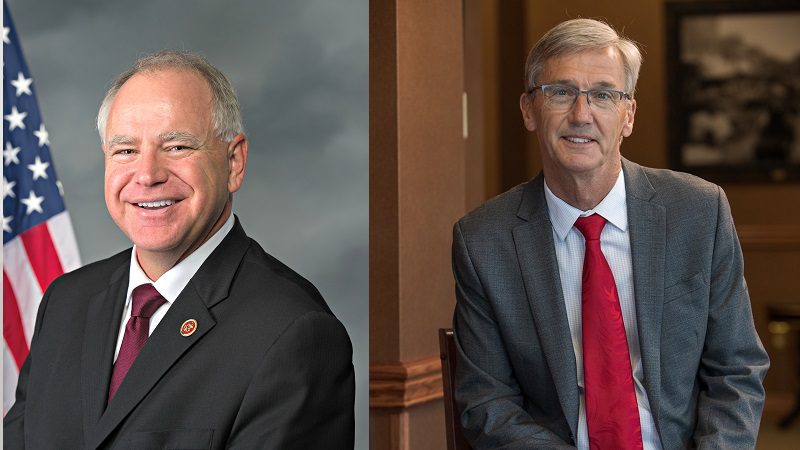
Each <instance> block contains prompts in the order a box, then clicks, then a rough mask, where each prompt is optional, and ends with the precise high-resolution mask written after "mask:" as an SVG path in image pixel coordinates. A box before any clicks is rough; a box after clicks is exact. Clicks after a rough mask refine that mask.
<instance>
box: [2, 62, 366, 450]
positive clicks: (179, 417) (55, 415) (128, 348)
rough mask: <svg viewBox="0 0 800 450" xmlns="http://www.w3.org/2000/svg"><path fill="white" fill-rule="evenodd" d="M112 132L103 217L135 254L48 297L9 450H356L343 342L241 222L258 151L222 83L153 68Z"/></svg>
mask: <svg viewBox="0 0 800 450" xmlns="http://www.w3.org/2000/svg"><path fill="white" fill-rule="evenodd" d="M98 130H99V131H100V136H101V139H102V142H103V153H104V155H105V197H106V205H107V207H108V210H109V212H110V214H111V216H112V218H113V219H114V221H115V222H116V223H117V225H118V226H119V227H120V229H121V230H122V231H123V232H124V233H125V234H126V235H127V236H128V237H129V238H130V240H131V241H132V242H133V243H134V247H133V249H132V250H131V249H129V250H126V251H124V252H122V253H119V254H117V255H115V256H112V257H111V258H109V259H106V260H103V261H100V262H96V263H94V264H90V265H88V266H86V267H84V268H81V269H79V270H76V271H74V272H71V273H69V274H66V275H64V276H62V277H60V278H58V279H57V280H55V281H54V282H53V283H52V285H51V286H50V287H49V288H48V290H47V292H46V293H45V295H44V298H43V300H42V304H41V307H40V309H39V313H38V316H37V320H36V327H35V331H34V336H33V342H32V345H31V351H30V355H29V357H28V359H27V360H26V362H25V364H24V366H23V367H22V370H21V371H20V377H19V387H18V390H17V397H16V403H15V404H14V406H13V408H12V409H11V410H10V411H9V413H8V415H7V416H6V418H5V420H4V426H5V429H4V444H5V448H7V449H21V448H30V449H66V448H69V449H77V448H87V449H97V448H148V449H150V448H165V449H166V448H169V449H179V448H180V449H183V448H186V449H188V448H191V449H200V448H207V449H221V448H241V449H255V448H268V449H311V448H320V449H323V448H324V449H348V448H353V440H354V418H353V403H354V389H355V388H354V374H353V365H352V362H351V361H352V347H351V344H350V340H349V338H348V336H347V332H346V331H345V329H344V327H343V326H342V324H341V323H340V322H339V321H338V320H337V319H336V318H335V317H334V315H333V314H332V313H331V310H330V309H329V308H328V306H327V305H326V303H325V301H324V300H323V299H322V297H321V296H320V294H319V292H317V290H316V289H315V288H314V286H312V285H311V283H309V282H308V281H306V280H305V279H303V278H302V277H301V276H300V275H298V274H296V273H295V272H293V271H292V270H291V269H289V268H288V267H286V266H285V265H283V264H282V263H280V262H279V261H277V260H276V259H274V258H273V257H271V256H270V255H268V254H267V253H265V252H264V251H263V250H262V249H261V247H260V246H259V245H258V244H257V243H256V242H255V241H253V240H252V239H250V238H248V237H247V235H245V233H244V230H243V229H242V226H241V225H240V223H239V221H238V219H236V218H234V216H233V215H232V213H231V208H232V201H233V197H232V195H233V193H234V192H236V191H237V190H238V189H239V187H240V186H241V184H242V181H243V179H244V173H245V166H246V164H247V140H246V138H245V136H244V134H243V133H242V125H241V113H240V111H239V104H238V100H237V99H236V95H235V94H234V92H233V88H232V86H231V85H230V83H229V82H228V80H227V79H226V78H225V76H224V75H223V74H222V73H221V72H219V70H217V69H216V68H214V67H213V66H211V65H210V64H208V62H206V61H205V60H204V59H202V58H200V57H199V56H196V55H192V54H188V53H183V52H161V53H157V54H155V55H151V56H147V57H144V58H142V59H140V60H138V61H137V62H136V63H135V64H134V66H133V67H132V68H131V69H130V70H128V71H127V72H125V73H123V74H122V75H120V76H119V77H118V78H117V80H116V81H115V82H114V83H113V85H112V86H111V88H110V89H109V91H108V93H107V95H106V97H105V99H104V101H103V103H102V105H101V108H100V113H99V115H98ZM148 334H149V337H148Z"/></svg>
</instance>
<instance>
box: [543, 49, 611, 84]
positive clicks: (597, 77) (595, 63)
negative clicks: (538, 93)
mask: <svg viewBox="0 0 800 450" xmlns="http://www.w3.org/2000/svg"><path fill="white" fill-rule="evenodd" d="M556 82H569V83H575V84H577V85H580V86H584V85H585V86H593V85H597V84H610V85H612V86H615V87H618V88H621V87H623V86H624V83H625V67H624V65H623V62H622V56H621V55H620V54H619V51H618V50H617V49H615V48H613V47H606V48H602V49H592V50H584V51H581V52H577V53H570V54H566V55H560V56H556V57H553V58H550V59H548V60H546V61H545V63H544V65H543V67H542V74H541V81H540V83H542V84H545V83H556Z"/></svg>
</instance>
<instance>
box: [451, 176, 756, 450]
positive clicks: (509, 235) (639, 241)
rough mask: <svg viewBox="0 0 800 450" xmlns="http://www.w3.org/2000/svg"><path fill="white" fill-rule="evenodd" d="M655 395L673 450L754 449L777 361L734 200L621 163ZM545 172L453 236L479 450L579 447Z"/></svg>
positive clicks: (700, 184) (466, 399) (459, 324)
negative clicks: (750, 281) (747, 270)
mask: <svg viewBox="0 0 800 450" xmlns="http://www.w3.org/2000/svg"><path fill="white" fill-rule="evenodd" d="M623 172H624V176H625V183H626V191H627V206H628V221H629V230H630V239H631V257H632V262H633V278H634V293H635V299H636V318H637V321H638V325H639V342H640V345H641V351H642V364H643V369H644V387H645V389H646V390H647V395H648V397H649V400H650V406H651V411H652V413H653V418H654V420H655V424H656V428H657V429H658V433H659V435H660V437H661V442H662V444H663V446H664V449H681V448H724V449H732V448H754V447H755V439H756V435H757V434H758V426H759V420H760V418H761V412H762V408H763V402H764V389H763V385H762V380H763V378H764V375H765V373H766V370H767V368H768V367H769V359H768V358H767V354H766V353H765V351H764V348H763V346H762V345H761V342H760V341H759V338H758V336H757V334H756V331H755V328H754V326H753V316H752V312H751V309H750V300H749V296H748V293H747V287H746V285H745V281H744V276H743V263H742V252H741V248H740V246H739V241H738V238H737V237H736V231H735V229H734V226H733V221H732V219H731V214H730V208H729V205H728V202H727V199H726V198H725V194H724V193H723V191H722V189H720V188H719V187H718V186H716V185H713V184H711V183H708V182H706V181H703V180H701V179H699V178H696V177H693V176H691V175H687V174H682V173H676V172H672V171H668V170H659V169H650V168H645V167H642V166H639V165H637V164H635V163H632V162H630V161H627V160H623ZM543 181H544V178H543V176H542V175H539V176H538V177H536V178H534V179H533V180H531V181H529V182H527V183H524V184H522V185H519V186H517V187H516V188H514V189H512V190H510V191H508V192H506V193H504V194H502V195H500V196H498V197H496V198H494V199H492V200H489V201H488V202H487V203H486V204H484V205H483V206H481V207H479V208H478V209H476V210H475V211H473V212H471V213H470V214H468V215H467V216H466V217H464V218H462V219H461V220H460V221H459V222H458V223H457V224H456V225H455V229H454V236H453V271H454V273H455V279H456V296H457V299H458V303H457V306H456V312H455V319H454V325H455V330H456V338H457V343H458V349H459V361H458V365H457V371H456V394H455V396H456V401H457V402H458V406H459V408H460V411H461V423H462V425H463V427H464V433H465V435H466V437H467V439H468V440H469V441H471V443H472V445H473V447H475V448H476V449H533V448H547V449H552V448H572V447H573V446H574V445H575V444H574V436H575V435H576V433H577V427H578V409H579V393H578V382H577V375H576V362H575V355H574V352H573V348H572V341H571V339H570V332H569V325H568V322H567V313H566V309H565V306H564V298H563V294H562V290H561V282H560V278H559V273H558V265H557V262H556V255H555V249H554V244H553V231H552V225H551V224H550V220H549V217H548V210H547V204H546V201H545V197H544V185H543Z"/></svg>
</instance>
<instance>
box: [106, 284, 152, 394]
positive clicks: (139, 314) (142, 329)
mask: <svg viewBox="0 0 800 450" xmlns="http://www.w3.org/2000/svg"><path fill="white" fill-rule="evenodd" d="M164 302H166V300H164V297H162V296H161V294H159V293H158V291H157V290H156V288H155V287H153V285H152V284H142V285H139V286H137V287H136V288H135V289H134V290H133V301H132V303H133V305H132V306H131V318H130V319H128V323H127V324H126V325H125V335H124V336H123V337H122V345H121V346H120V348H119V355H117V362H116V363H114V372H113V373H112V374H111V383H110V384H109V387H108V403H111V399H113V398H114V394H116V393H117V389H118V388H119V385H120V384H122V380H123V379H125V375H126V374H127V373H128V369H130V368H131V364H133V361H134V360H135V359H136V356H137V355H138V354H139V351H140V350H141V349H142V347H144V343H145V341H147V336H148V335H149V331H150V317H152V316H153V313H155V312H156V310H157V309H158V308H159V307H160V306H161V305H163V304H164Z"/></svg>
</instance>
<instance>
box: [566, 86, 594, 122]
mask: <svg viewBox="0 0 800 450" xmlns="http://www.w3.org/2000/svg"><path fill="white" fill-rule="evenodd" d="M569 116H570V120H571V121H572V122H574V123H578V124H586V123H592V121H593V120H594V116H592V107H591V105H590V104H589V94H587V93H586V92H578V96H577V97H575V103H573V104H572V109H571V110H570V113H569Z"/></svg>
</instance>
